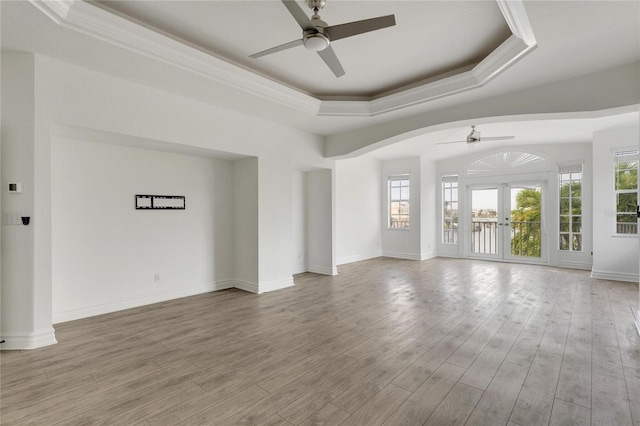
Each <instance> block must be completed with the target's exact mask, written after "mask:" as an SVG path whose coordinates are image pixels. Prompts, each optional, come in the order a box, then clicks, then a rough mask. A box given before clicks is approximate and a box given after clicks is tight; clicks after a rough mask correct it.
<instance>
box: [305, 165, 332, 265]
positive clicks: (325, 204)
mask: <svg viewBox="0 0 640 426" xmlns="http://www.w3.org/2000/svg"><path fill="white" fill-rule="evenodd" d="M306 175H307V176H306V187H307V196H306V202H307V209H306V210H307V233H306V235H307V271H309V272H315V273H318V274H324V275H336V274H337V273H338V272H337V269H336V266H335V260H334V256H333V246H332V243H333V235H332V228H333V226H332V220H333V199H332V189H331V186H332V185H331V179H332V177H331V170H318V171H311V172H307V173H306Z"/></svg>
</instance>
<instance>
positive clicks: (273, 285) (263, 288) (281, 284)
mask: <svg viewBox="0 0 640 426" xmlns="http://www.w3.org/2000/svg"><path fill="white" fill-rule="evenodd" d="M293 286H294V283H293V276H291V277H289V278H285V279H284V280H276V281H269V282H266V283H260V285H259V291H258V293H265V292H267V291H275V290H281V289H283V288H287V287H293Z"/></svg>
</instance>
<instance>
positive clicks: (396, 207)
mask: <svg viewBox="0 0 640 426" xmlns="http://www.w3.org/2000/svg"><path fill="white" fill-rule="evenodd" d="M389 207H390V213H391V214H392V215H396V214H399V213H400V202H399V201H392V202H391V204H390V206H389Z"/></svg>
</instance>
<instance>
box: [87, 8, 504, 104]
mask: <svg viewBox="0 0 640 426" xmlns="http://www.w3.org/2000/svg"><path fill="white" fill-rule="evenodd" d="M99 4H100V6H101V7H103V8H108V9H110V10H112V11H115V12H117V13H118V14H120V15H122V16H125V17H128V18H130V19H132V20H136V21H138V22H141V23H144V24H145V25H147V26H149V27H151V28H153V29H155V30H157V31H161V32H163V33H165V34H167V35H171V36H173V37H175V38H178V39H181V40H184V41H186V42H188V43H190V44H192V45H194V46H197V47H198V48H200V49H203V50H205V51H207V52H210V53H212V54H215V55H217V56H219V57H222V58H225V59H226V60H229V61H231V62H234V63H236V64H239V65H241V66H243V67H245V68H248V69H251V70H253V71H255V72H257V73H259V74H262V75H265V76H267V77H269V78H271V79H274V80H276V81H279V82H281V83H283V84H286V85H289V86H291V87H294V88H296V89H298V90H300V91H302V92H305V93H308V94H310V95H312V96H314V97H317V98H324V99H327V98H335V97H339V98H344V97H349V98H357V97H367V98H371V97H375V96H377V95H380V94H382V93H386V92H389V91H394V90H398V89H400V88H403V87H406V86H409V85H412V84H415V83H418V82H420V81H423V80H426V79H430V78H433V77H436V76H438V75H440V74H443V73H448V72H452V71H454V70H457V69H460V68H464V67H469V66H472V65H475V64H476V63H478V62H479V61H481V60H482V59H483V58H484V57H486V56H487V55H488V54H489V53H490V52H491V51H493V50H494V49H495V48H496V47H498V46H499V45H500V44H501V43H502V42H504V41H505V40H506V39H507V38H508V37H509V36H510V35H511V33H510V31H509V28H508V26H507V24H506V22H505V20H504V18H503V16H502V14H501V12H500V10H499V8H498V6H497V4H496V2H494V1H455V2H445V1H369V2H360V1H340V0H328V1H327V4H326V6H325V8H324V9H322V10H321V11H320V16H321V17H322V19H323V20H324V21H326V22H327V23H328V24H329V25H337V24H342V23H347V22H352V21H357V20H362V19H368V18H373V17H377V16H383V15H389V14H394V15H395V17H396V26H394V27H389V28H385V29H382V30H378V31H373V32H370V33H366V34H361V35H358V36H355V37H351V38H347V39H342V40H337V41H335V42H334V43H332V46H333V49H334V50H335V52H336V55H337V56H338V58H339V59H340V61H341V63H342V65H343V67H344V69H345V71H346V75H344V76H342V77H340V78H336V77H335V76H334V75H333V73H332V72H331V71H330V70H329V69H328V67H327V66H326V65H325V64H324V63H323V62H322V60H321V59H320V58H319V57H318V55H317V53H315V52H312V51H308V50H306V49H305V48H304V47H302V46H299V47H296V48H293V49H289V50H285V51H281V52H278V53H274V54H272V55H268V56H264V57H261V58H258V59H251V58H249V55H251V54H252V53H256V52H259V51H262V50H265V49H268V48H270V47H274V46H277V45H280V44H283V43H287V42H289V41H293V40H296V39H299V38H301V36H302V31H301V29H300V27H299V26H298V24H297V23H296V21H295V20H294V19H293V17H292V16H291V15H290V14H289V12H288V11H287V9H286V7H285V6H284V5H283V4H282V3H281V2H280V1H277V0H271V1H238V0H236V1H100V2H99ZM298 4H299V5H300V6H301V7H302V8H303V9H304V10H305V12H308V15H309V16H310V15H311V11H310V10H309V9H308V8H307V7H306V4H305V2H298Z"/></svg>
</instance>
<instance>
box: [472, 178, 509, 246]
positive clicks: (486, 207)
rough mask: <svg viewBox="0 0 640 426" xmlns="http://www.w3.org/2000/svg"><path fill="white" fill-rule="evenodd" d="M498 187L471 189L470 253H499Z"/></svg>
mask: <svg viewBox="0 0 640 426" xmlns="http://www.w3.org/2000/svg"><path fill="white" fill-rule="evenodd" d="M498 198H499V189H498V188H497V187H494V188H481V189H480V188H478V189H471V230H470V236H471V255H472V256H478V255H480V256H484V257H497V256H499V255H500V254H501V251H502V250H501V247H500V241H501V238H500V235H499V232H500V231H499V229H498V213H499V206H500V204H499V202H498V201H499V200H498Z"/></svg>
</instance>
